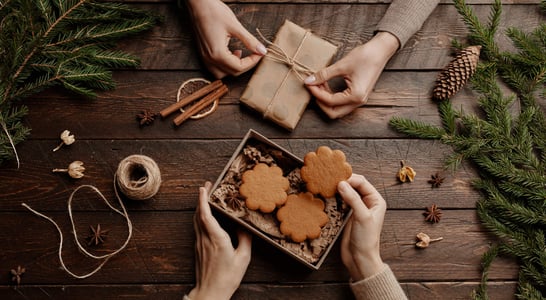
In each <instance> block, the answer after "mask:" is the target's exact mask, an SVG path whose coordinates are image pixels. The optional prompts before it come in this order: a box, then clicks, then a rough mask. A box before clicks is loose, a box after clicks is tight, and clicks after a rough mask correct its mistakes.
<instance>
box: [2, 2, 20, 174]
mask: <svg viewBox="0 0 546 300" xmlns="http://www.w3.org/2000/svg"><path fill="white" fill-rule="evenodd" d="M0 4H1V3H0ZM0 124H1V125H2V129H3V130H4V132H5V133H6V136H7V137H8V140H9V143H10V144H11V148H12V149H13V153H14V154H15V159H16V160H17V169H19V167H20V166H21V163H20V161H19V154H18V153H17V149H16V148H15V143H14V142H13V139H12V138H11V135H10V134H9V131H8V127H7V126H6V122H4V118H2V115H0Z"/></svg>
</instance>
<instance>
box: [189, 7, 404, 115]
mask: <svg viewBox="0 0 546 300" xmlns="http://www.w3.org/2000/svg"><path fill="white" fill-rule="evenodd" d="M187 4H188V8H189V11H190V14H191V16H192V20H193V23H194V29H195V32H196V36H197V38H198V44H199V51H200V54H201V56H202V58H203V61H204V63H205V65H206V66H207V68H208V69H209V71H210V72H211V73H212V74H213V75H214V76H215V77H217V78H223V77H225V76H227V75H233V76H237V75H239V74H241V73H244V72H246V71H248V70H250V69H251V68H253V67H254V66H255V65H256V64H257V63H258V62H259V61H260V59H261V58H262V57H263V55H266V53H267V49H266V47H265V46H264V45H263V44H262V43H261V42H260V41H258V40H257V39H256V37H255V36H253V35H252V34H251V33H249V32H248V31H247V30H246V29H245V28H244V27H243V26H242V25H241V23H240V22H239V20H238V19H237V17H236V16H235V14H234V13H233V12H232V11H231V9H230V8H229V7H228V6H227V5H226V4H224V3H223V2H222V1H220V0H187ZM231 38H236V39H239V40H240V41H241V42H242V43H243V45H244V46H245V47H246V48H247V49H248V50H249V51H251V54H249V55H248V56H245V57H243V56H242V49H236V50H233V51H231V50H230V49H229V47H228V45H229V41H230V40H231ZM399 46H400V42H399V41H398V39H397V38H396V37H395V36H394V35H392V34H390V33H388V32H379V33H378V34H376V35H375V36H374V37H373V38H372V39H371V40H370V41H368V42H367V43H365V44H362V45H360V46H358V47H356V48H354V49H353V50H351V51H350V52H349V53H348V54H347V55H346V56H345V57H343V58H342V59H340V60H339V61H337V62H336V63H334V64H332V65H330V66H328V67H326V68H324V69H322V70H320V71H318V72H317V73H315V74H313V75H311V76H309V77H308V78H306V79H305V81H304V83H305V84H306V85H307V87H308V89H309V91H310V92H311V93H312V94H313V96H315V98H316V100H317V103H318V105H319V106H320V108H321V109H322V110H323V111H324V112H325V113H326V115H328V117H330V118H332V119H336V118H341V117H343V116H345V115H347V114H349V113H351V112H352V111H353V110H355V109H356V108H357V107H359V106H361V105H363V104H365V103H366V102H367V100H368V97H369V95H370V94H371V92H372V90H373V87H374V86H375V83H376V82H377V80H378V78H379V75H380V74H381V72H382V71H383V69H384V68H385V65H386V64H387V62H388V61H389V59H390V58H391V57H392V56H393V55H394V53H395V52H396V50H397V49H398V48H399ZM335 77H343V79H344V80H345V83H346V86H347V87H346V89H345V90H344V91H341V92H335V93H334V92H332V91H331V89H330V88H329V86H328V80H330V79H332V78H335Z"/></svg>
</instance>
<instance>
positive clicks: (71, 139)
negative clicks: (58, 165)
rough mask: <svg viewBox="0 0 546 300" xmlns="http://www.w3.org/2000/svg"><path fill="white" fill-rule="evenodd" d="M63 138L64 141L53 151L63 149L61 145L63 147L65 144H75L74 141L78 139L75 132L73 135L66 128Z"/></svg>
mask: <svg viewBox="0 0 546 300" xmlns="http://www.w3.org/2000/svg"><path fill="white" fill-rule="evenodd" d="M61 140H62V142H61V143H60V144H59V146H57V147H56V148H55V149H53V152H55V151H57V150H59V149H61V147H62V146H63V145H67V146H68V145H71V144H73V143H74V142H75V141H76V138H74V135H73V134H72V135H71V134H70V131H68V130H65V131H63V132H62V133H61Z"/></svg>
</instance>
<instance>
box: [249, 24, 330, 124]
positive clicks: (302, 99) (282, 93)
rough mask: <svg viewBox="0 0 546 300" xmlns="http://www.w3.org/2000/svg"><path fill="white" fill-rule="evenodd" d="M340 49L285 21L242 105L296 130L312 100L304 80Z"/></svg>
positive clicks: (270, 44)
mask: <svg viewBox="0 0 546 300" xmlns="http://www.w3.org/2000/svg"><path fill="white" fill-rule="evenodd" d="M336 51H337V46H335V45H332V44H331V43H329V42H327V41H325V40H323V39H321V38H319V37H318V36H316V35H314V34H312V33H311V32H310V31H309V30H306V29H304V28H301V27H299V26H298V25H296V24H294V23H292V22H290V21H285V23H284V24H283V25H282V26H281V28H280V29H279V31H278V32H277V35H276V36H275V40H274V41H273V42H270V43H269V49H268V54H267V55H266V56H265V57H264V58H263V59H262V60H261V62H260V63H259V65H258V67H257V69H256V71H255V73H254V75H253V76H252V78H251V79H250V81H249V83H248V86H247V88H246V89H245V91H244V92H243V94H242V96H241V102H242V103H244V104H246V105H248V106H250V107H252V108H253V109H255V110H257V111H259V112H261V113H263V115H264V117H265V118H266V119H270V120H272V121H274V122H275V123H277V124H279V125H281V126H283V127H284V128H286V129H289V130H293V129H294V128H295V127H296V125H297V123H298V121H299V120H300V118H301V115H302V114H303V111H304V110H305V108H306V107H307V104H308V103H309V101H310V99H311V94H310V93H309V91H308V90H307V88H306V87H305V85H304V83H303V80H304V79H305V78H306V77H307V76H309V75H311V74H313V73H314V72H315V71H316V70H320V69H322V68H324V67H325V66H327V65H328V64H329V63H330V62H331V61H332V59H333V57H334V55H335V53H336Z"/></svg>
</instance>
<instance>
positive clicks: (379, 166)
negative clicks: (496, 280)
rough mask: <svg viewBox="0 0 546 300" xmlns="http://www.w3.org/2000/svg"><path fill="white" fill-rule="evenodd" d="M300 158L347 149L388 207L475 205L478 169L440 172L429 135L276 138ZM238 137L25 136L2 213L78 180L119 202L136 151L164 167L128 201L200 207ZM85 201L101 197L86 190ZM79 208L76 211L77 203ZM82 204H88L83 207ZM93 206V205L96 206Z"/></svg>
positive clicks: (45, 198)
mask: <svg viewBox="0 0 546 300" xmlns="http://www.w3.org/2000/svg"><path fill="white" fill-rule="evenodd" d="M274 141H276V142H277V143H278V144H279V145H281V146H282V147H285V148H286V149H288V150H289V151H290V152H292V153H294V154H295V155H296V156H298V157H303V156H304V155H305V154H306V153H307V152H310V151H314V150H315V149H316V148H317V147H318V146H321V145H327V146H329V147H331V148H332V149H340V150H342V151H344V152H345V154H346V156H347V160H348V162H349V163H351V165H352V166H353V172H355V173H357V174H364V175H365V176H366V177H367V178H368V179H369V180H370V182H372V183H373V184H374V185H375V186H376V187H377V188H378V190H379V191H380V192H381V194H382V195H383V196H384V197H385V199H386V200H387V202H388V205H389V208H413V209H424V208H425V207H426V206H430V204H431V203H433V202H434V203H436V204H437V205H439V206H440V207H443V208H474V207H475V203H476V201H477V200H478V199H479V194H478V193H477V192H476V191H475V190H473V189H472V188H471V186H470V182H471V180H472V179H473V178H475V177H476V174H475V171H474V170H473V169H472V168H471V167H470V166H468V165H464V166H463V167H462V168H460V169H459V170H458V171H456V172H454V173H452V172H449V171H444V170H443V161H444V158H445V157H446V155H448V154H450V153H451V150H450V148H449V147H446V146H444V145H442V144H440V143H439V142H437V141H426V140H392V139H385V140H383V139H380V140H367V139H331V140H330V139H311V140H300V139H280V140H274ZM240 142H241V141H240V140H237V139H236V140H214V141H211V140H178V141H177V140H154V141H150V140H145V141H140V140H132V141H131V140H114V141H103V140H83V141H76V143H74V144H72V145H71V146H70V147H66V148H63V149H62V152H55V153H54V152H52V151H51V149H49V148H51V147H54V146H55V142H53V141H27V142H25V143H24V144H22V146H21V147H19V154H20V156H21V158H22V161H23V163H22V165H21V168H20V169H19V170H15V169H14V167H15V165H14V162H12V168H8V167H5V168H1V169H0V190H2V191H3V192H2V194H0V210H9V211H13V210H23V211H24V210H25V209H24V208H22V207H21V202H27V203H28V204H29V205H36V204H38V205H40V206H42V207H43V208H42V209H46V210H54V211H59V210H64V209H65V207H66V201H67V199H68V197H69V195H70V193H71V192H72V191H73V190H74V189H75V188H76V187H77V186H79V185H82V184H91V185H95V186H97V187H98V188H99V189H100V190H101V191H102V192H103V193H104V194H105V195H106V196H107V197H108V199H114V191H113V187H112V182H113V177H114V173H115V171H116V166H117V165H118V164H119V162H120V161H121V160H122V159H123V158H125V157H127V156H129V155H131V154H133V153H139V154H144V155H147V156H150V157H151V158H153V159H154V160H156V162H157V163H158V165H159V168H160V170H161V173H162V185H161V188H160V190H159V193H158V194H157V195H156V196H155V197H154V198H153V199H152V200H150V201H144V202H142V203H140V202H129V203H128V204H129V207H130V208H131V209H137V210H158V211H160V210H191V209H193V208H194V207H195V203H196V199H197V193H198V187H199V186H201V185H203V184H204V182H205V181H207V180H208V181H212V182H214V181H216V179H217V177H218V176H219V175H220V173H221V172H222V170H223V169H224V167H225V166H226V164H227V163H228V161H229V159H230V157H231V156H232V154H233V152H234V150H235V149H236V147H237V146H238V145H239V143H240ZM73 160H83V162H84V167H86V170H85V176H84V177H83V178H82V179H77V180H76V179H72V178H70V177H69V176H67V174H62V173H52V172H51V170H52V169H53V168H64V167H66V166H67V165H68V164H69V163H70V162H72V161H73ZM401 160H405V161H406V162H407V163H408V164H409V165H411V166H413V168H414V169H415V170H416V171H417V176H416V179H415V181H414V182H413V183H406V184H401V183H399V182H398V181H397V179H396V172H397V171H398V168H399V167H400V161H401ZM436 172H440V173H441V174H442V176H443V177H445V178H446V179H445V182H444V184H443V185H442V186H441V187H440V188H437V189H433V188H432V187H431V185H430V184H429V183H427V181H428V180H429V179H430V176H431V175H432V174H435V173H436ZM80 197H81V198H82V199H81V200H80V198H78V200H79V201H80V203H81V202H83V203H84V204H85V203H86V202H87V201H89V200H91V199H96V198H97V196H95V195H93V194H89V195H81V196H80ZM79 205H80V204H78V206H75V209H78V208H79V207H80V206H79ZM82 205H83V204H82ZM91 208H93V207H91Z"/></svg>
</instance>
